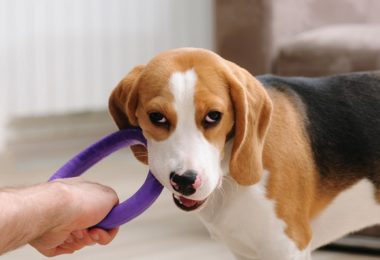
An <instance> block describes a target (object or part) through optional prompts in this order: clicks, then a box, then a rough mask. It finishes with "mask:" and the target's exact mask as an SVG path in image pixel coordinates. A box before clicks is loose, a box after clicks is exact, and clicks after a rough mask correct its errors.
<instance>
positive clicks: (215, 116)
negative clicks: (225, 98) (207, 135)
mask: <svg viewBox="0 0 380 260" xmlns="http://www.w3.org/2000/svg"><path fill="white" fill-rule="evenodd" d="M221 118H222V113H220V112H218V111H211V112H208V114H207V115H206V117H205V119H204V122H203V123H204V126H205V127H206V128H207V127H211V126H214V125H216V124H217V123H218V122H219V121H220V119H221Z"/></svg>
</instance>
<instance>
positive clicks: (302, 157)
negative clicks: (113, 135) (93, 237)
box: [109, 48, 380, 260]
mask: <svg viewBox="0 0 380 260" xmlns="http://www.w3.org/2000/svg"><path fill="white" fill-rule="evenodd" d="M109 109H110V113H111V115H112V117H113V119H114V120H115V122H116V124H117V126H118V127H119V128H129V127H139V128H141V129H142V131H143V134H144V136H145V137H146V139H147V150H146V149H145V148H144V147H142V146H133V147H131V148H132V150H133V152H134V154H135V156H136V157H137V159H139V160H140V161H142V162H144V163H147V164H149V167H150V169H151V170H152V172H153V174H154V175H155V176H156V178H157V179H158V180H159V181H160V182H161V183H162V184H163V185H164V186H165V187H166V188H167V189H169V190H170V191H171V192H172V193H173V199H174V202H175V204H176V205H177V206H178V207H179V208H180V209H182V210H185V211H196V212H197V213H198V214H199V216H200V218H201V220H202V222H203V223H204V224H205V225H206V227H207V229H208V230H209V231H210V233H211V234H212V236H213V237H215V238H217V239H220V240H222V241H223V242H224V243H226V244H227V246H228V247H229V248H230V249H231V251H232V252H233V254H234V255H235V256H236V258H238V259H270V260H271V259H273V260H278V259H282V260H287V259H289V260H290V259H292V260H293V259H310V258H311V253H310V252H311V251H312V250H314V249H316V248H318V247H320V246H322V245H325V244H327V243H329V242H331V241H333V240H335V239H337V238H339V237H341V236H343V235H345V234H347V233H349V232H352V231H355V230H358V229H361V228H363V227H366V226H369V225H373V224H377V223H380V72H373V73H354V74H347V75H338V76H331V77H322V78H302V77H289V78H287V77H278V76H272V75H265V76H259V77H253V76H252V75H251V74H250V73H248V72H247V71H246V70H244V69H243V68H240V67H239V66H238V65H236V64H234V63H232V62H229V61H227V60H225V59H223V58H221V57H220V56H218V55H217V54H215V53H213V52H211V51H208V50H203V49H193V48H183V49H175V50H170V51H167V52H164V53H161V54H159V55H158V56H156V57H155V58H153V59H152V60H151V61H150V62H149V63H148V64H147V65H140V66H137V67H135V68H134V69H133V70H132V71H131V72H130V73H129V74H128V75H127V76H126V77H125V78H124V79H123V80H122V81H121V82H120V83H119V85H118V86H117V87H116V89H115V90H114V91H113V93H112V95H111V97H110V101H109ZM148 151H149V152H148Z"/></svg>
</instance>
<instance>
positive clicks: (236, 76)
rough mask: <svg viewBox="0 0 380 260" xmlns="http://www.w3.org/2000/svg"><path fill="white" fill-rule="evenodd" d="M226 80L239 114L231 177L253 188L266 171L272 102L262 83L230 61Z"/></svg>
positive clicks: (231, 161) (231, 163)
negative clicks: (265, 157)
mask: <svg viewBox="0 0 380 260" xmlns="http://www.w3.org/2000/svg"><path fill="white" fill-rule="evenodd" d="M226 78H227V82H228V84H229V89H230V96H231V99H232V102H233V105H234V113H235V126H234V132H235V138H234V143H233V147H232V153H231V159H230V174H231V176H232V177H233V178H234V179H235V180H236V182H237V183H239V184H241V185H252V184H255V183H257V182H258V181H259V180H260V178H261V175H262V172H263V162H262V160H263V147H264V139H265V135H266V133H267V129H268V127H269V123H270V118H271V112H272V101H271V99H270V98H269V96H268V94H267V92H266V91H265V89H264V87H263V86H262V85H261V84H260V82H258V81H257V80H256V79H255V78H254V77H253V76H252V75H251V74H250V73H249V72H248V71H246V70H244V69H243V68H240V67H239V66H237V65H236V64H234V63H231V62H227V69H226Z"/></svg>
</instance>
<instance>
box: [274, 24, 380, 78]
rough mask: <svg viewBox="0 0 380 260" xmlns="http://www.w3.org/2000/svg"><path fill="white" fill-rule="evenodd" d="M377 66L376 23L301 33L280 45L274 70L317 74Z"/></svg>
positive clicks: (379, 45) (379, 28)
mask: <svg viewBox="0 0 380 260" xmlns="http://www.w3.org/2000/svg"><path fill="white" fill-rule="evenodd" d="M378 69H380V25H379V24H365V25H337V26H329V27H324V28H319V29H316V30H312V31H308V32H305V33H301V34H299V35H297V36H295V37H294V38H292V39H291V40H290V41H288V42H287V43H285V44H284V45H283V46H281V48H280V50H279V53H278V55H277V57H276V59H275V62H274V72H275V73H276V74H280V75H287V76H297V75H298V76H320V75H330V74H337V73H346V72H353V71H365V70H378Z"/></svg>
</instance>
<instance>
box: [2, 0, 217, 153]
mask: <svg viewBox="0 0 380 260" xmlns="http://www.w3.org/2000/svg"><path fill="white" fill-rule="evenodd" d="M213 19H214V18H213V0H191V1H190V0H0V71H1V73H0V149H1V146H2V144H3V143H4V140H5V130H6V127H5V126H6V121H7V120H8V119H10V118H14V117H33V116H45V115H56V114H65V113H72V112H82V111H93V110H103V109H106V106H107V100H108V96H109V94H110V92H111V90H112V88H113V87H114V86H115V85H116V84H117V82H118V81H119V80H120V79H121V78H122V77H123V76H124V75H125V74H126V73H127V72H128V71H129V70H130V69H131V68H132V67H133V66H135V65H137V64H141V63H146V62H147V61H148V60H149V59H150V58H151V57H152V56H154V55H155V54H157V53H158V52H160V51H162V50H165V49H170V48H175V47H184V46H192V47H203V48H208V49H213V46H214V43H213V42H214V29H213Z"/></svg>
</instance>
